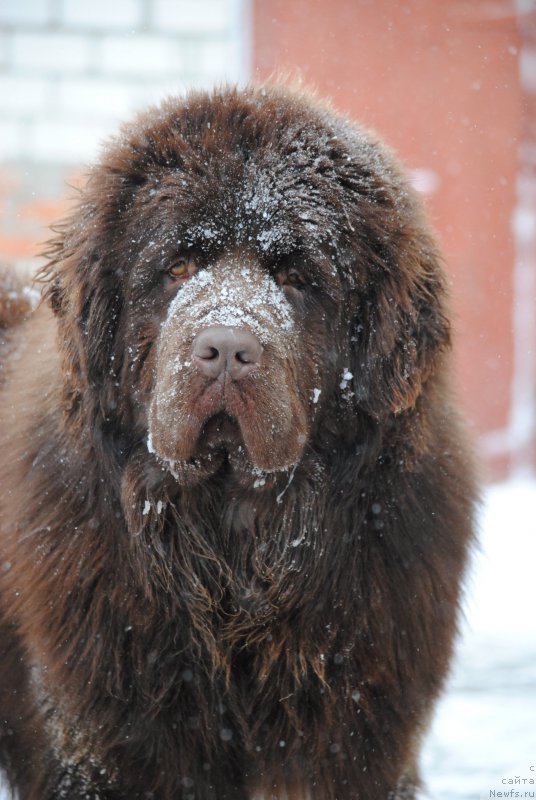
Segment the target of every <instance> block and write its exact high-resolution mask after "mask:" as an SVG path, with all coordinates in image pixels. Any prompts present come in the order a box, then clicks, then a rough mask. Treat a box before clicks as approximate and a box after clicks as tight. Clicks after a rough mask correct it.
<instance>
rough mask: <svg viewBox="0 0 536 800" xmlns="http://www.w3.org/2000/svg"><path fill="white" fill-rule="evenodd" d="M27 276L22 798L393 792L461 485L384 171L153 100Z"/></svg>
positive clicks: (240, 111)
mask: <svg viewBox="0 0 536 800" xmlns="http://www.w3.org/2000/svg"><path fill="white" fill-rule="evenodd" d="M48 257H49V261H48V266H47V267H46V269H45V270H44V274H43V276H42V277H43V280H44V281H46V286H45V291H44V302H43V303H42V305H41V306H40V308H39V309H38V310H37V311H36V312H35V313H34V314H33V315H32V316H31V318H30V319H29V320H28V321H26V322H23V323H22V324H20V325H19V326H18V327H16V328H13V330H12V331H11V333H10V334H9V335H8V337H7V341H6V342H5V343H4V347H3V350H4V354H3V360H2V388H1V394H0V420H1V446H0V470H1V486H2V493H1V515H0V531H1V540H0V548H1V559H0V565H1V569H0V606H1V609H2V616H1V619H2V622H1V624H0V627H1V632H0V633H1V635H0V651H1V653H0V655H1V661H0V693H1V696H0V708H1V711H2V713H1V720H0V724H1V728H0V735H1V738H0V751H1V755H2V759H3V762H2V763H3V765H4V769H5V771H6V773H7V775H8V777H9V779H10V780H11V783H12V785H13V787H15V788H16V789H17V791H18V794H19V797H20V798H21V800H60V798H68V800H82V799H83V798H88V799H89V798H91V799H92V800H97V799H99V800H135V799H136V798H138V799H139V800H142V798H154V800H177V798H182V800H252V799H253V798H263V799H264V800H268V799H269V798H276V799H277V800H285V799H287V800H358V799H359V800H387V798H414V797H415V793H416V791H417V788H418V784H419V776H418V765H417V756H418V750H419V743H420V740H421V737H422V734H423V732H424V730H425V728H426V724H427V721H428V719H429V717H430V713H431V709H432V705H433V702H434V700H435V699H436V697H437V695H438V692H439V691H440V689H441V686H442V684H443V681H444V678H445V674H446V672H447V668H448V664H449V659H450V656H451V650H452V643H453V638H454V635H455V631H456V621H457V615H458V606H459V598H460V581H461V578H462V575H463V570H464V565H465V561H466V555H467V549H468V545H469V543H470V540H471V536H472V517H473V505H474V489H473V480H472V476H471V470H470V467H469V466H468V455H467V453H466V450H465V446H464V435H463V432H460V428H459V423H458V421H457V417H456V413H455V412H454V411H453V408H452V404H451V400H450V396H449V391H448V388H447V378H446V370H447V367H446V360H447V357H448V351H449V347H450V333H449V323H448V319H447V316H446V311H445V287H444V283H445V281H444V276H443V272H442V268H441V264H440V257H439V255H438V251H437V248H436V244H435V242H434V239H433V236H432V235H431V233H430V231H429V230H428V228H427V226H426V224H425V222H424V220H423V215H422V211H421V208H420V205H419V202H418V200H417V199H416V197H415V195H414V193H413V191H412V189H411V188H410V186H409V185H408V183H407V181H406V179H405V177H404V176H403V173H402V171H401V169H400V168H399V166H398V164H397V162H396V160H395V158H394V157H393V155H392V154H391V153H390V152H389V151H388V150H387V149H386V148H385V147H384V146H382V145H381V144H380V143H379V142H378V141H377V140H376V138H375V137H374V136H373V135H372V134H370V133H368V132H366V131H364V130H362V129H361V128H359V127H356V126H354V125H352V124H350V123H349V122H347V121H345V120H343V119H342V118H340V117H339V116H337V115H336V114H334V113H332V112H331V111H329V110H328V109H327V108H326V107H324V106H321V105H319V104H317V103H316V102H315V101H313V100H311V99H308V98H306V97H303V96H300V95H299V94H296V93H292V92H289V91H287V90H284V89H281V88H275V89H259V90H254V89H251V90H246V91H235V90H231V89H229V90H222V91H219V92H215V93H213V94H204V93H199V94H193V95H191V96H189V97H187V98H186V99H184V100H170V101H168V102H166V103H164V104H163V105H162V106H161V107H160V108H157V109H152V110H150V111H149V112H148V113H147V114H145V115H143V116H140V117H139V118H138V119H137V120H136V121H135V122H134V123H133V124H132V125H127V126H125V127H123V129H122V132H121V134H120V136H119V137H118V138H117V139H115V140H113V141H112V142H111V143H110V144H109V146H108V147H107V149H106V150H105V152H104V154H103V156H102V159H101V161H100V163H99V164H98V165H97V166H96V167H95V168H94V169H93V170H92V171H91V173H90V176H89V180H88V183H87V186H86V188H85V189H84V190H83V193H82V196H81V199H80V203H79V206H78V209H77V210H76V212H75V213H74V215H73V216H72V218H71V219H69V220H68V221H67V222H66V223H65V224H64V225H63V226H61V227H60V229H59V231H58V234H57V237H56V239H55V241H54V242H53V243H52V245H51V246H50V250H49V253H48ZM204 331H208V332H209V333H208V334H204V336H206V335H209V336H210V335H212V333H213V331H215V332H216V333H217V335H220V334H221V333H222V331H223V335H224V336H227V339H226V341H227V340H228V335H232V336H235V335H236V336H238V337H242V338H241V339H240V341H246V342H247V343H251V342H253V344H252V345H251V347H252V348H253V349H254V350H255V356H252V355H251V354H250V353H249V351H248V352H247V353H246V355H244V352H242V350H240V351H239V352H238V351H237V353H236V354H235V357H236V359H235V362H234V367H233V369H235V372H233V373H231V371H230V370H231V367H230V366H229V363H230V362H226V363H227V365H228V366H227V367H226V369H224V370H223V371H222V372H220V373H218V374H217V375H213V374H212V373H211V372H209V370H212V369H213V367H214V363H216V362H215V358H216V356H217V355H218V348H217V347H214V346H207V345H206V344H205V345H203V347H204V349H203V348H202V347H201V344H200V343H201V342H205V339H200V338H199V337H200V334H201V333H203V332H204ZM229 332H231V333H230V334H229ZM244 337H245V338H244ZM240 346H242V345H240ZM248 346H249V344H248ZM237 347H238V346H237Z"/></svg>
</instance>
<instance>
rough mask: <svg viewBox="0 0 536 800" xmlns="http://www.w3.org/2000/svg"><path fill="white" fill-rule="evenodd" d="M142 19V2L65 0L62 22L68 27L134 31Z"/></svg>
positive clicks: (130, 0)
mask: <svg viewBox="0 0 536 800" xmlns="http://www.w3.org/2000/svg"><path fill="white" fill-rule="evenodd" d="M142 19H143V9H142V1H141V0H63V6H62V15H61V22H62V24H63V25H65V26H67V27H69V26H71V27H73V28H84V29H85V30H86V29H91V30H110V29H117V30H119V29H123V30H132V29H133V28H137V27H139V26H140V25H141V23H142Z"/></svg>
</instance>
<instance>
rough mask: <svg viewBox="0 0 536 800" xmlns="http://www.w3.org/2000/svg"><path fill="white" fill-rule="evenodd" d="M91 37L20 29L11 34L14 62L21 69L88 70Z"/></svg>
mask: <svg viewBox="0 0 536 800" xmlns="http://www.w3.org/2000/svg"><path fill="white" fill-rule="evenodd" d="M91 44H92V42H91V40H90V38H89V37H86V36H77V35H71V34H62V33H55V34H51V33H19V34H15V35H14V36H13V45H12V46H13V66H14V67H15V69H20V70H21V71H22V72H24V71H33V70H38V71H39V74H42V73H43V72H47V73H49V74H50V73H52V74H64V73H67V74H69V73H77V72H82V71H84V70H87V69H88V68H89V65H90V61H91Z"/></svg>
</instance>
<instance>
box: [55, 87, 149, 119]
mask: <svg viewBox="0 0 536 800" xmlns="http://www.w3.org/2000/svg"><path fill="white" fill-rule="evenodd" d="M133 94H134V92H133V87H132V86H131V85H130V84H129V83H127V82H119V81H110V80H109V79H108V78H106V77H102V78H78V79H77V78H74V79H65V80H61V81H60V82H59V84H58V85H57V87H56V88H55V90H54V100H53V108H54V109H55V110H57V111H58V112H59V113H60V114H63V115H65V116H71V115H78V116H81V117H87V118H90V119H91V118H93V119H107V120H109V119H112V120H116V119H118V118H122V117H126V116H128V115H129V114H130V113H131V112H132V110H133V108H134V100H133Z"/></svg>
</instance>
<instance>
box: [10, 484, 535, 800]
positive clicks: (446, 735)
mask: <svg viewBox="0 0 536 800" xmlns="http://www.w3.org/2000/svg"><path fill="white" fill-rule="evenodd" d="M534 582H536V481H524V482H512V483H509V484H504V485H502V486H498V487H493V488H491V489H489V490H488V491H487V493H486V497H485V505H484V510H483V513H482V521H481V546H480V550H479V552H478V553H476V554H475V558H474V563H473V568H472V573H471V578H470V581H469V586H468V592H467V601H466V622H465V625H464V631H463V637H462V640H461V642H460V646H459V648H458V658H457V661H456V665H455V668H454V670H453V674H452V678H451V681H450V683H449V686H448V690H447V692H446V693H445V696H444V698H443V700H442V701H441V703H440V705H439V706H438V708H437V713H436V716H435V720H434V723H433V725H432V729H431V732H430V735H429V737H428V739H427V742H426V746H425V750H424V755H423V773H424V778H425V780H426V783H427V794H426V795H425V797H426V800H484V798H486V799H488V798H496V797H514V798H515V797H517V798H524V797H527V798H528V797H533V798H536V603H535V593H534V589H533V583H534ZM516 780H517V781H518V782H517V783H515V781H516ZM530 780H533V781H535V783H532V784H531V783H530V782H529V781H530ZM509 781H511V782H509ZM512 790H513V792H514V793H513V794H506V792H510V791H512ZM499 792H501V793H502V794H499ZM515 792H519V794H515ZM525 792H527V794H525ZM7 798H8V796H7V794H5V793H3V792H2V789H1V787H0V800H7ZM423 800H424V797H423Z"/></svg>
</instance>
